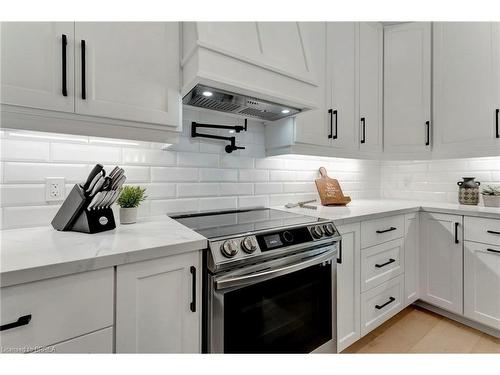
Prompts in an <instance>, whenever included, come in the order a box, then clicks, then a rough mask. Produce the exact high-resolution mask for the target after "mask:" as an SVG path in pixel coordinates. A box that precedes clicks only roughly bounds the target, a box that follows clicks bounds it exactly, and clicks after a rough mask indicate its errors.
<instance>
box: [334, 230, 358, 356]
mask: <svg viewBox="0 0 500 375" xmlns="http://www.w3.org/2000/svg"><path fill="white" fill-rule="evenodd" d="M338 230H339V232H340V233H341V235H342V242H341V246H342V250H341V251H339V258H338V264H337V348H338V351H339V352H340V351H342V350H344V349H345V348H347V347H348V346H349V345H351V344H352V343H354V342H355V341H357V340H358V339H359V338H360V337H361V330H360V322H361V316H360V310H359V304H360V280H361V275H360V238H359V236H360V232H361V230H360V225H359V223H355V224H350V225H343V226H341V227H338Z"/></svg>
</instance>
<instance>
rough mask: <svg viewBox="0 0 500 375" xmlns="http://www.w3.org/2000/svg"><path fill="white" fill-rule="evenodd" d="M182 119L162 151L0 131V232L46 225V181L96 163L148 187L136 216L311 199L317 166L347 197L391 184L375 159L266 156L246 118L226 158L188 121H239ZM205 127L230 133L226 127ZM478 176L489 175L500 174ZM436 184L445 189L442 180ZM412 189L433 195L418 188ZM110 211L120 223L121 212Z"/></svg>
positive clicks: (69, 181)
mask: <svg viewBox="0 0 500 375" xmlns="http://www.w3.org/2000/svg"><path fill="white" fill-rule="evenodd" d="M183 118H184V125H185V126H184V129H183V131H182V135H181V137H180V141H179V143H178V144H175V145H172V146H171V147H169V148H168V149H166V150H165V149H164V145H163V144H160V143H148V142H131V141H126V140H124V141H120V140H111V141H112V142H108V141H109V140H107V139H104V138H93V137H85V136H63V135H61V136H57V135H56V136H53V135H51V134H48V133H39V132H30V134H31V135H30V138H15V137H13V136H12V137H11V135H10V133H9V132H7V134H3V137H2V138H1V142H2V144H1V146H2V154H1V155H2V156H1V158H0V167H1V171H0V192H1V193H2V197H1V205H0V212H1V214H0V219H1V221H2V222H3V226H2V224H0V228H14V227H26V226H33V225H49V223H50V221H51V220H52V218H53V216H54V215H55V213H56V211H57V209H58V205H54V204H49V203H48V202H45V201H44V199H45V196H44V188H45V187H44V183H45V178H46V177H64V178H65V179H66V186H67V189H68V191H69V189H71V188H72V185H73V184H75V183H78V182H82V181H84V180H85V178H86V177H87V175H88V173H89V172H90V170H91V169H92V168H93V166H94V165H95V164H96V163H101V164H103V165H104V166H105V168H106V170H107V171H108V172H109V171H111V169H112V168H113V167H114V166H115V165H120V166H122V167H123V168H124V169H125V175H126V176H127V182H126V183H127V184H128V185H139V186H142V187H145V188H146V195H147V199H146V200H145V201H144V202H143V203H142V204H141V206H140V209H139V216H141V217H144V216H149V215H163V214H166V213H169V214H172V213H179V212H189V211H198V210H220V209H235V208H237V207H241V208H244V207H254V206H269V205H276V204H279V205H281V204H285V203H287V202H297V201H301V200H308V199H314V198H316V197H317V193H316V191H315V187H314V179H315V178H317V177H318V168H319V167H320V166H325V167H327V169H328V170H329V172H330V174H331V175H332V177H334V178H338V179H339V180H340V182H341V184H342V185H343V186H345V189H344V190H347V191H346V193H349V194H350V195H351V196H352V197H363V198H374V197H377V196H379V195H380V186H381V181H382V180H381V175H383V176H385V177H386V178H385V179H384V182H383V183H382V185H383V186H391V185H390V183H393V182H394V176H392V175H389V172H386V173H383V174H381V173H380V171H381V166H380V164H381V163H379V162H373V161H362V160H349V159H338V158H335V159H333V158H314V157H301V156H295V157H293V158H287V157H271V158H266V157H265V136H264V125H263V124H262V123H259V122H256V121H249V124H248V131H247V132H242V133H239V134H236V137H237V144H238V145H241V146H244V147H246V149H245V150H237V151H235V152H233V153H231V154H227V153H226V152H225V151H224V147H225V145H226V143H225V142H218V141H211V140H208V139H203V138H195V139H192V138H191V137H190V125H191V121H197V122H201V123H209V124H210V123H213V124H227V125H234V124H240V123H241V124H242V123H243V122H242V120H241V119H240V118H235V117H229V116H224V115H222V114H217V113H210V112H198V111H191V110H185V111H184V114H183ZM205 130H206V133H213V134H224V135H227V134H228V133H227V130H217V129H204V132H205ZM384 163H385V162H384ZM403 165H404V163H403ZM401 168H402V167H401V166H400V165H398V167H397V168H393V167H392V166H390V165H388V164H384V171H389V170H390V171H391V173H392V171H394V174H402V172H401ZM403 170H404V169H403ZM483 172H486V173H488V174H489V175H491V177H492V178H493V176H495V177H496V175H495V172H498V173H500V170H496V171H495V172H493V173H490V172H489V171H485V170H483ZM426 173H428V172H423V174H424V175H425V174H426ZM414 174H415V173H406V174H405V175H404V178H403V180H405V181H406V180H407V181H406V182H407V184H408V185H409V186H410V187H413V185H412V184H415V182H418V181H419V180H418V178H420V176H414ZM407 176H409V177H407ZM499 177H500V176H499ZM499 179H500V178H499ZM434 184H435V185H434V186H435V187H436V188H439V189H442V190H443V191H445V189H444V187H442V186H441V185H439V182H434ZM392 186H396V185H392ZM415 186H416V187H417V188H419V189H422V191H424V192H428V193H431V192H432V190H429V188H428V187H423V186H422V185H421V184H420V185H415ZM450 193H451V192H450V191H448V192H447V194H450ZM113 210H114V211H115V213H116V220H117V221H118V220H119V207H117V206H115V207H113Z"/></svg>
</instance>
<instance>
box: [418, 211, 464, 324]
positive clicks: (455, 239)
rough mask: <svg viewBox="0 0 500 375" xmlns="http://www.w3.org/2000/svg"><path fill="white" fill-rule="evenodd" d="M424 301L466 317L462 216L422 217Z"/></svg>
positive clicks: (432, 214) (422, 290) (421, 265)
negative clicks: (464, 311)
mask: <svg viewBox="0 0 500 375" xmlns="http://www.w3.org/2000/svg"><path fill="white" fill-rule="evenodd" d="M420 223H421V226H422V232H421V234H422V237H421V239H422V241H421V247H420V261H421V264H420V299H422V300H423V301H425V302H428V303H430V304H432V305H435V306H437V307H441V308H443V309H445V310H448V311H451V312H454V313H456V314H463V305H462V304H463V270H462V266H463V257H462V254H463V252H462V237H463V236H462V231H463V227H462V216H458V215H445V214H437V213H430V212H424V213H422V214H421V221H420Z"/></svg>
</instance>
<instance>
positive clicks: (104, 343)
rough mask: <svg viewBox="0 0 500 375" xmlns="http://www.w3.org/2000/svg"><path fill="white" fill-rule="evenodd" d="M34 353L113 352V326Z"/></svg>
mask: <svg viewBox="0 0 500 375" xmlns="http://www.w3.org/2000/svg"><path fill="white" fill-rule="evenodd" d="M35 353H42V354H49V353H56V354H62V353H67V354H69V353H75V354H98V353H99V354H103V353H113V327H109V328H105V329H101V330H100V331H97V332H92V333H89V334H87V335H83V336H79V337H75V338H74V339H71V340H68V341H63V342H60V343H59V344H55V345H50V346H48V347H45V348H42V349H39V350H36V351H35Z"/></svg>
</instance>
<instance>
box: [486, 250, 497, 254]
mask: <svg viewBox="0 0 500 375" xmlns="http://www.w3.org/2000/svg"><path fill="white" fill-rule="evenodd" d="M486 250H488V251H491V252H492V253H498V254H500V250H495V249H486Z"/></svg>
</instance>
